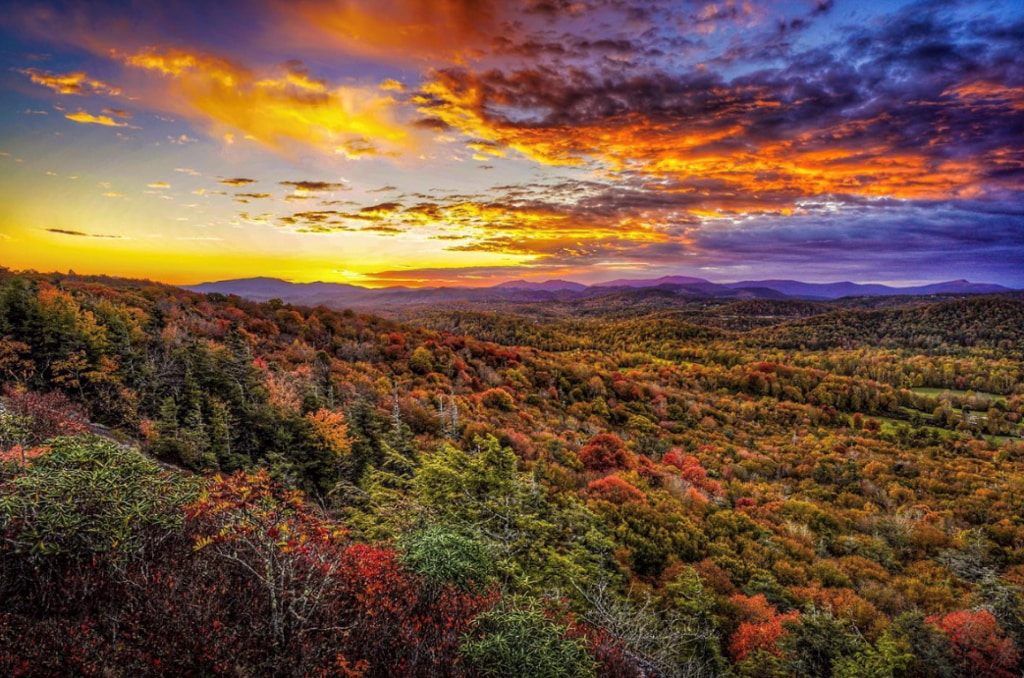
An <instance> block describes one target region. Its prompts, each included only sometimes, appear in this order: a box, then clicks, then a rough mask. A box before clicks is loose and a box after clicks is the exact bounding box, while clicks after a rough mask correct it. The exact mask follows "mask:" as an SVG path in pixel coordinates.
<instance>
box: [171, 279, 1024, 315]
mask: <svg viewBox="0 0 1024 678" xmlns="http://www.w3.org/2000/svg"><path fill="white" fill-rule="evenodd" d="M185 289H188V290H191V291H193V292H203V293H211V292H216V293H220V294H234V295H238V296H240V297H243V298H245V299H250V300H252V301H269V300H271V299H280V300H282V301H285V302H288V303H293V304H302V305H307V306H317V305H323V306H327V307H329V308H365V309H370V308H378V309H380V308H386V307H394V306H411V305H418V304H435V303H446V302H457V301H469V302H488V301H495V302H498V301H512V302H531V301H553V300H564V299H571V298H583V297H593V296H600V295H606V294H610V293H626V294H629V293H632V292H634V291H636V292H639V291H651V290H657V291H659V292H660V293H667V294H678V295H681V296H685V297H690V298H698V299H699V298H710V299H809V300H822V301H827V300H833V299H839V298H842V297H855V296H860V297H878V296H893V295H932V294H998V293H1001V292H1011V291H1013V290H1011V289H1010V288H1008V287H1003V286H1002V285H995V284H991V283H973V282H969V281H967V280H951V281H947V282H940V283H933V284H930V285H919V286H915V287H891V286H888V285H878V284H859V283H853V282H833V283H807V282H800V281H797V280H744V281H741V282H734V283H713V282H711V281H709V280H704V279H703V278H693V277H689V276H666V277H662V278H639V279H621V280H613V281H610V282H604V283H598V284H596V285H591V286H587V285H583V284H581V283H577V282H572V281H567V280H548V281H546V282H527V281H524V280H513V281H509V282H504V283H501V284H499V285H495V286H493V287H416V288H412V287H386V288H377V289H375V288H368V287H360V286H358V285H349V284H345V283H329V282H312V283H292V282H287V281H284V280H278V279H276V278H245V279H237V280H223V281H220V282H207V283H202V284H199V285H191V286H185Z"/></svg>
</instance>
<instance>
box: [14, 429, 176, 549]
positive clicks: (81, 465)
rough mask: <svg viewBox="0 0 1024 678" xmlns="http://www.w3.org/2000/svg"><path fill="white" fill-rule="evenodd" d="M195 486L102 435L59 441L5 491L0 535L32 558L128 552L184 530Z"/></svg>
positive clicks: (58, 439) (54, 441)
mask: <svg viewBox="0 0 1024 678" xmlns="http://www.w3.org/2000/svg"><path fill="white" fill-rule="evenodd" d="M195 491H196V488H195V485H194V484H193V483H191V482H189V481H188V480H186V479H184V478H183V477H182V476H181V475H179V474H177V473H171V472H168V471H164V470H163V469H161V468H160V467H159V466H158V465H157V464H156V463H155V462H153V461H151V460H149V459H147V458H146V457H143V456H142V455H141V454H139V452H138V451H137V450H131V449H126V448H123V447H121V446H120V445H118V444H116V443H113V442H111V441H109V440H106V439H104V438H100V437H98V436H87V437H78V438H56V439H54V440H53V441H52V443H51V449H50V451H49V452H48V453H47V454H44V455H42V456H40V457H38V458H37V459H35V460H33V462H32V464H31V465H30V466H29V467H28V468H27V469H26V470H25V472H24V473H23V474H21V475H19V476H16V477H15V478H13V479H12V480H10V481H9V482H8V483H6V484H5V486H4V487H3V488H2V492H0V531H6V532H8V534H9V538H10V540H11V543H12V544H13V546H14V548H15V549H16V550H18V551H22V552H31V553H33V554H44V555H45V554H58V553H61V554H70V555H78V556H84V555H88V554H96V553H102V552H108V551H117V552H119V553H128V552H133V551H137V550H139V549H141V548H142V547H143V546H144V541H145V536H146V534H147V533H148V532H149V531H150V530H160V531H167V530H174V529H177V528H179V527H180V526H181V524H182V521H183V517H182V511H181V510H180V509H181V507H182V506H184V505H185V504H187V503H188V502H189V501H190V500H191V498H192V497H193V496H194V493H195Z"/></svg>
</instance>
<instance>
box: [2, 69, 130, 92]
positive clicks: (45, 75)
mask: <svg viewBox="0 0 1024 678" xmlns="http://www.w3.org/2000/svg"><path fill="white" fill-rule="evenodd" d="M18 72H19V73H21V74H23V75H27V76H28V77H29V79H30V80H31V81H32V82H34V83H36V84H37V85H42V86H43V87H49V88H50V89H52V90H53V91H54V92H57V93H58V94H80V95H86V94H105V95H108V96H119V95H120V94H121V90H120V89H118V88H116V87H112V86H110V85H108V84H107V83H105V82H102V81H101V80H96V79H95V78H90V77H89V76H88V75H86V74H85V73H82V72H81V71H79V72H75V73H50V72H48V71H41V70H39V69H38V68H26V69H24V70H19V71H18Z"/></svg>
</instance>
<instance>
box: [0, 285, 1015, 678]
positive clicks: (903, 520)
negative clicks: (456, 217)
mask: <svg viewBox="0 0 1024 678" xmlns="http://www.w3.org/2000/svg"><path fill="white" fill-rule="evenodd" d="M643 299H645V300H646V301H643V300H640V301H636V300H635V303H632V304H630V305H624V304H623V303H622V299H621V298H619V297H616V296H614V295H611V296H609V297H607V298H605V297H598V298H595V299H594V300H590V301H588V302H587V303H586V305H585V306H571V305H564V304H563V305H559V304H528V303H523V304H512V303H509V304H506V305H505V306H503V307H499V308H492V309H491V310H484V309H482V308H479V307H472V308H471V307H467V306H466V305H465V304H439V305H434V306H425V307H416V308H411V309H406V310H404V311H403V312H402V313H403V315H402V316H401V317H398V316H396V315H395V314H391V317H383V316H381V315H380V314H376V315H375V314H370V313H364V312H362V311H360V312H355V311H352V310H345V309H341V310H332V309H329V308H327V307H324V306H319V307H315V308H313V307H305V306H298V305H292V304H289V303H286V302H284V301H282V300H280V299H272V300H270V301H268V302H264V303H256V302H251V301H246V300H244V299H242V298H241V297H237V296H229V295H223V294H217V293H213V294H209V295H202V294H196V293H193V292H188V291H184V290H182V289H179V288H174V287H170V286H165V285H161V284H157V283H150V282H143V281H135V280H129V279H121V278H102V277H89V276H76V275H74V274H68V275H63V274H37V273H26V272H22V273H18V272H15V271H11V270H7V269H2V270H0V385H2V388H3V392H2V397H0V402H2V403H3V408H2V409H0V450H2V452H0V539H2V541H0V596H2V600H3V601H4V604H3V607H2V609H0V673H2V674H3V675H10V676H56V675H81V676H162V675H174V676H215V675H216V676H236V677H242V676H349V677H355V676H366V677H371V676H379V677H384V676H422V677H427V676H460V677H463V676H464V677H470V676H523V677H525V676H536V677H549V676H550V677H560V676H565V677H577V676H594V677H597V676H609V677H615V678H618V677H622V678H627V677H629V678H640V677H647V678H653V677H655V676H663V677H666V678H672V677H682V676H689V677H694V678H696V677H711V676H735V677H737V678H739V677H755V676H756V677H759V678H781V677H788V676H835V677H836V678H851V677H857V678H875V677H878V678H882V677H886V678H892V677H905V678H926V677H935V678H955V677H958V676H972V678H1012V677H1013V676H1019V675H1020V673H1021V670H1022V668H1024V655H1022V648H1024V592H1022V587H1024V438H1022V436H1024V427H1022V421H1024V371H1022V360H1024V335H1022V334H1021V333H1020V330H1019V328H1020V327H1021V326H1022V325H1024V299H1022V298H1021V296H1020V295H1019V294H1003V295H990V296H965V295H947V296H932V297H889V298H886V299H884V300H879V299H866V298H865V299H844V300H841V301H840V302H832V303H826V302H813V301H772V300H748V301H731V300H721V301H717V302H708V301H707V300H698V301H692V300H691V301H687V300H680V301H677V302H673V304H672V305H671V306H667V305H666V304H665V303H664V300H663V299H662V296H659V295H657V294H651V293H647V294H646V295H644V296H643Z"/></svg>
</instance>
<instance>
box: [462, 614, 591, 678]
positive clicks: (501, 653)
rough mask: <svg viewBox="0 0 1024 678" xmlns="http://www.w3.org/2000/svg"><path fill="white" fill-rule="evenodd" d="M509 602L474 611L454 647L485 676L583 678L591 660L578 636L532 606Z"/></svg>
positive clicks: (587, 671)
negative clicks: (471, 626) (471, 628)
mask: <svg viewBox="0 0 1024 678" xmlns="http://www.w3.org/2000/svg"><path fill="white" fill-rule="evenodd" d="M517 602H521V601H513V602H512V603H511V604H509V605H506V606H503V607H500V608H495V609H493V610H490V611H488V612H485V613H483V614H482V615H480V616H479V617H478V618H477V620H476V622H475V626H476V628H475V633H473V634H472V635H471V636H470V637H468V638H466V640H465V642H464V643H463V645H462V647H461V648H460V652H461V654H462V656H463V658H464V659H465V660H466V661H467V663H468V664H469V665H470V666H472V667H473V668H474V669H475V670H476V671H477V672H478V673H479V675H481V676H485V677H486V678H586V677H587V676H596V675H597V674H596V666H595V663H594V660H593V659H592V658H591V657H590V655H589V654H588V653H587V650H586V646H585V645H584V643H583V641H581V640H573V639H569V638H568V637H566V632H567V631H568V628H567V627H565V626H561V625H559V624H555V623H553V622H552V621H550V620H549V619H547V617H546V616H545V615H544V613H543V612H542V611H541V610H539V609H537V608H536V607H535V606H531V605H523V606H520V605H518V604H517Z"/></svg>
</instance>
